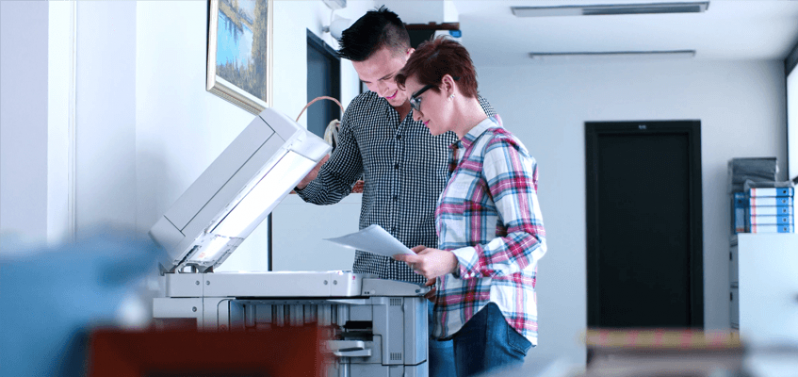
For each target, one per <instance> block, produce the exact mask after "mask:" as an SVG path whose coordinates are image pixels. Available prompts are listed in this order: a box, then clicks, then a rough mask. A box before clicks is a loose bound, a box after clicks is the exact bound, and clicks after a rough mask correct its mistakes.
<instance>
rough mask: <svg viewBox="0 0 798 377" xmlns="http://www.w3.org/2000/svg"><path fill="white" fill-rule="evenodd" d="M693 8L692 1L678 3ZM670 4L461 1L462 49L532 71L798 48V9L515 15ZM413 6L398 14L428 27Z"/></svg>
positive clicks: (746, 0)
mask: <svg viewBox="0 0 798 377" xmlns="http://www.w3.org/2000/svg"><path fill="white" fill-rule="evenodd" d="M685 1H690V0H675V2H685ZM662 2H668V0H659V1H651V0H584V1H574V0H556V1H553V0H535V1H529V0H527V1H501V0H495V1H490V0H486V1H475V0H454V5H455V8H456V10H457V13H458V14H459V21H460V29H461V30H462V32H463V39H462V43H463V44H464V45H465V46H466V47H467V48H468V49H469V51H470V52H471V55H472V58H473V60H474V63H475V64H476V65H478V66H506V65H526V64H532V63H534V61H533V60H532V59H530V58H529V53H530V52H544V53H553V52H606V51H654V50H696V51H697V52H696V56H695V59H701V60H781V59H784V58H785V57H786V56H787V54H788V53H789V51H790V49H791V48H792V47H793V46H794V45H795V44H796V43H798V1H786V0H712V1H710V4H709V8H708V10H707V11H706V12H703V13H685V14H646V15H613V16H575V17H534V18H519V17H516V16H514V15H513V14H512V11H511V10H510V7H511V6H558V5H560V6H561V5H591V4H618V3H632V4H634V3H662ZM386 3H388V2H386ZM427 3H429V2H428V1H427ZM433 3H434V2H433ZM406 4H408V6H403V7H402V8H403V9H397V12H399V14H400V16H401V17H402V18H403V19H406V18H408V17H409V18H411V19H423V17H424V16H423V15H418V14H416V15H414V14H408V12H409V10H408V8H418V9H423V8H422V7H421V5H422V2H421V1H409V2H407V3H406ZM413 4H414V5H413ZM425 13H426V12H425ZM427 14H429V13H427ZM406 22H407V21H406ZM415 22H419V21H415Z"/></svg>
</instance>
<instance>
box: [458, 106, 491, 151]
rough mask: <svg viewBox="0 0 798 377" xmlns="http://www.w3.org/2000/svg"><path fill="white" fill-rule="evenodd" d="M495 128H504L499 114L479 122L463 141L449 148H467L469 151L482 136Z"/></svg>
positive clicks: (460, 140)
mask: <svg viewBox="0 0 798 377" xmlns="http://www.w3.org/2000/svg"><path fill="white" fill-rule="evenodd" d="M495 127H502V120H501V118H500V117H499V114H496V115H494V116H492V117H487V118H485V120H483V121H481V122H479V123H478V124H477V125H476V126H474V128H472V129H471V130H469V131H468V133H467V134H465V136H464V137H463V138H462V139H459V140H457V141H456V142H454V143H453V144H452V145H451V146H449V148H465V149H468V148H470V147H471V145H472V144H474V142H475V141H477V139H479V137H480V136H482V134H483V133H485V131H487V130H488V129H490V128H495Z"/></svg>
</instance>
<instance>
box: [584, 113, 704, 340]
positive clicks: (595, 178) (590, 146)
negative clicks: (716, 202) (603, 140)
mask: <svg viewBox="0 0 798 377" xmlns="http://www.w3.org/2000/svg"><path fill="white" fill-rule="evenodd" d="M639 134H686V135H687V137H688V147H687V148H688V153H689V162H688V164H689V169H690V171H689V173H688V174H689V179H690V187H689V189H688V190H689V192H688V195H689V198H690V204H689V207H690V208H689V211H690V215H689V218H690V220H689V221H690V224H689V229H690V241H689V245H690V256H689V257H690V267H689V270H690V290H689V291H690V304H689V307H690V326H691V327H692V328H701V329H703V328H704V232H703V208H702V203H703V198H702V180H701V179H702V176H701V121H700V120H674V121H618V122H585V171H586V192H585V195H586V206H587V208H586V223H587V224H586V228H587V250H586V254H587V279H586V283H587V325H588V328H590V327H592V325H593V324H597V323H600V319H601V318H600V313H601V311H600V309H601V307H600V302H599V282H600V280H599V274H600V272H599V271H598V268H599V256H598V253H597V251H598V246H599V242H598V241H599V234H598V228H597V224H598V220H599V217H598V216H599V211H598V182H599V172H598V166H599V164H598V151H599V148H598V141H599V137H600V136H602V135H639ZM591 266H593V269H591ZM591 271H594V272H593V273H591Z"/></svg>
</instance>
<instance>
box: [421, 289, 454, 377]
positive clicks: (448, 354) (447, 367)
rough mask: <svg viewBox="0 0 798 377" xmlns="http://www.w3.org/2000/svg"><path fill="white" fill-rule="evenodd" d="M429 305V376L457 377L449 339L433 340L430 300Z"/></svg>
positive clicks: (452, 348)
mask: <svg viewBox="0 0 798 377" xmlns="http://www.w3.org/2000/svg"><path fill="white" fill-rule="evenodd" d="M427 306H428V307H429V360H428V365H429V377H457V372H456V371H455V366H454V346H453V344H452V343H453V342H452V341H451V340H435V339H434V338H433V337H432V329H433V328H434V327H433V326H434V325H435V323H434V322H435V321H434V316H433V313H432V307H433V306H435V305H433V304H432V303H431V302H430V303H428V304H427Z"/></svg>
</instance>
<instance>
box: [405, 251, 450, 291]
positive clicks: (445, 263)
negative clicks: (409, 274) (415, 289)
mask: <svg viewBox="0 0 798 377" xmlns="http://www.w3.org/2000/svg"><path fill="white" fill-rule="evenodd" d="M411 250H413V252H415V253H416V255H409V254H396V255H394V256H393V258H394V259H396V260H398V261H402V262H405V263H407V265H408V266H410V268H412V269H413V271H414V272H415V273H417V274H419V275H423V276H424V277H425V278H427V279H435V278H437V277H439V276H443V275H446V274H450V273H452V272H454V271H455V269H456V268H457V257H455V256H454V253H452V252H451V251H444V250H438V249H431V248H427V247H425V246H424V245H419V246H416V247H414V248H412V249H411ZM427 283H428V284H429V282H427Z"/></svg>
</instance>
